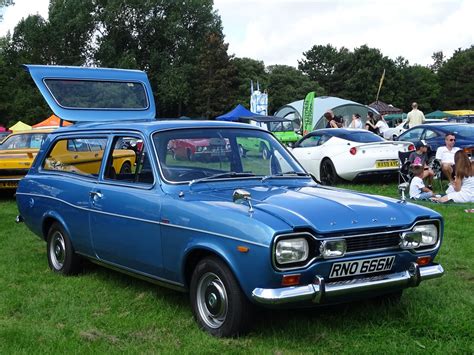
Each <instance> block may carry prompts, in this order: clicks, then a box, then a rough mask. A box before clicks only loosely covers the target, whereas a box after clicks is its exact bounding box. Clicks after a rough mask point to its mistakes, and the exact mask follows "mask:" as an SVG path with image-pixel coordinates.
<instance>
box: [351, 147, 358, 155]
mask: <svg viewBox="0 0 474 355" xmlns="http://www.w3.org/2000/svg"><path fill="white" fill-rule="evenodd" d="M349 153H351V154H352V155H356V153H357V148H356V147H352V148H351V149H349Z"/></svg>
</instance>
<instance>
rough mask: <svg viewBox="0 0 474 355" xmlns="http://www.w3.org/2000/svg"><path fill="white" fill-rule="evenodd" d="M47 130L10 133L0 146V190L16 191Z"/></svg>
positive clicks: (48, 131) (49, 130) (50, 130)
mask: <svg viewBox="0 0 474 355" xmlns="http://www.w3.org/2000/svg"><path fill="white" fill-rule="evenodd" d="M52 131H53V130H52V129H48V130H31V131H24V132H18V133H12V134H10V135H9V136H8V137H6V138H5V139H4V140H3V141H2V143H1V144H0V189H16V187H17V185H18V181H20V179H21V178H23V176H25V175H26V173H27V172H28V169H29V168H30V166H31V164H32V163H33V160H34V158H35V157H36V154H37V153H38V151H39V149H40V147H41V145H42V144H43V142H44V140H45V139H46V136H47V135H48V133H50V132H52Z"/></svg>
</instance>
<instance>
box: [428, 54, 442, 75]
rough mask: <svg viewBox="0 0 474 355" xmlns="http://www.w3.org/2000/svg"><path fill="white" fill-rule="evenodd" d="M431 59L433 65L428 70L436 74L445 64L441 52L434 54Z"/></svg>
mask: <svg viewBox="0 0 474 355" xmlns="http://www.w3.org/2000/svg"><path fill="white" fill-rule="evenodd" d="M431 59H433V64H431V65H430V69H431V70H432V71H434V72H435V73H437V72H438V70H439V68H441V67H442V66H443V64H444V62H445V57H444V54H443V51H439V52H434V53H433V55H432V56H431Z"/></svg>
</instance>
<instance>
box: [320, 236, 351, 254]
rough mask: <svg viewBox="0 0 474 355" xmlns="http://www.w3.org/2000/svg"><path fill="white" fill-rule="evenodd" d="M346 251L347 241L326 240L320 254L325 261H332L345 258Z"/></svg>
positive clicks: (322, 244)
mask: <svg viewBox="0 0 474 355" xmlns="http://www.w3.org/2000/svg"><path fill="white" fill-rule="evenodd" d="M346 249H347V244H346V241H345V239H337V240H324V241H323V242H322V243H321V245H320V247H319V252H320V253H321V256H322V257H323V258H324V259H331V258H340V257H342V256H344V254H345V253H346Z"/></svg>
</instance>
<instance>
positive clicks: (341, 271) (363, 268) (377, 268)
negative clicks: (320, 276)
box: [329, 255, 395, 279]
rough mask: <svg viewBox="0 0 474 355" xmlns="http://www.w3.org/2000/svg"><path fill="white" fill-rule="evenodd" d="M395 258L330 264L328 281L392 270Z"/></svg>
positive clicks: (388, 257)
mask: <svg viewBox="0 0 474 355" xmlns="http://www.w3.org/2000/svg"><path fill="white" fill-rule="evenodd" d="M394 261H395V256H394V255H392V256H385V257H383V258H374V259H364V260H354V261H344V262H340V263H334V264H332V268H331V273H330V274H329V278H330V279H336V278H338V277H347V276H356V275H364V274H372V273H374V272H382V271H389V270H391V269H392V266H393V263H394Z"/></svg>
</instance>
